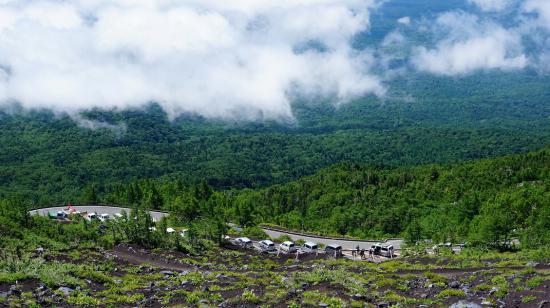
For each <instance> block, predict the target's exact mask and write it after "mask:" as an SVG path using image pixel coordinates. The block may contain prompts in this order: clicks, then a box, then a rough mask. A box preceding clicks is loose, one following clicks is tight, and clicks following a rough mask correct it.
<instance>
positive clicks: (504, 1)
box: [468, 0, 515, 12]
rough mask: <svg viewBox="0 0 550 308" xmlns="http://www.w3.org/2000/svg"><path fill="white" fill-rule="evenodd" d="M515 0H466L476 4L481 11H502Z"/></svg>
mask: <svg viewBox="0 0 550 308" xmlns="http://www.w3.org/2000/svg"><path fill="white" fill-rule="evenodd" d="M514 1H515V0H468V2H470V3H472V4H475V5H477V6H478V7H479V8H480V9H481V10H482V11H486V12H490V11H495V12H496V11H502V10H504V9H506V8H507V7H509V6H510V5H511V4H512V3H514Z"/></svg>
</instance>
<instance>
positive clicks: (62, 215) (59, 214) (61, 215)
mask: <svg viewBox="0 0 550 308" xmlns="http://www.w3.org/2000/svg"><path fill="white" fill-rule="evenodd" d="M67 217H69V215H67V213H66V212H65V211H58V212H57V215H56V218H57V219H67Z"/></svg>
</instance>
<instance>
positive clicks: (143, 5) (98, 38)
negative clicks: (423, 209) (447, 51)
mask: <svg viewBox="0 0 550 308" xmlns="http://www.w3.org/2000/svg"><path fill="white" fill-rule="evenodd" d="M375 1H376V0H366V1H365V0H346V1H337V0H300V1H297V0H257V1H248V0H224V1H218V0H200V1H199V0H179V1H175V0H140V1H138V0H109V1H103V0H75V1H67V2H65V1H56V0H42V1H33V0H30V1H17V0H13V1H10V0H7V1H6V0H4V1H0V101H4V102H7V101H17V102H19V103H21V104H22V105H23V106H25V107H46V108H53V109H55V110H63V111H71V110H73V111H76V110H79V109H83V108H89V107H102V108H113V107H119V108H125V107H133V106H140V105H142V104H144V103H146V102H149V101H155V102H158V103H159V104H161V105H162V106H163V107H164V108H165V109H166V110H167V111H168V112H169V113H171V114H178V113H181V112H195V113H199V114H201V115H204V116H208V117H245V118H250V117H251V118H256V117H260V118H285V117H291V110H290V105H289V102H290V101H291V100H292V98H294V97H296V96H309V95H313V94H315V95H319V96H328V97H331V98H334V99H335V100H336V101H345V100H348V99H350V98H354V97H357V96H360V95H365V94H369V93H372V94H376V95H382V94H383V93H384V91H385V89H384V87H383V85H382V83H381V81H380V80H379V78H378V77H376V76H375V75H373V74H371V73H369V71H370V66H371V65H372V61H373V59H372V57H371V55H370V53H369V52H365V51H363V52H358V51H357V50H354V49H353V48H352V47H351V46H350V39H351V38H352V37H353V36H354V35H355V34H357V33H360V32H362V31H365V30H367V29H368V28H369V11H370V9H372V8H373V7H375V5H376V3H375ZM243 110H245V111H246V112H245V113H243Z"/></svg>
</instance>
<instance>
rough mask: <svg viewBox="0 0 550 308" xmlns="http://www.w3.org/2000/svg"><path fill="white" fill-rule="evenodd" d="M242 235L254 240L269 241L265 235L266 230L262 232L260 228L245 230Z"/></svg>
mask: <svg viewBox="0 0 550 308" xmlns="http://www.w3.org/2000/svg"><path fill="white" fill-rule="evenodd" d="M242 235H243V236H246V237H250V238H253V239H269V236H268V235H267V233H265V232H264V230H262V228H260V227H248V228H244V229H243V231H242Z"/></svg>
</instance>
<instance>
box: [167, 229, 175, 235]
mask: <svg viewBox="0 0 550 308" xmlns="http://www.w3.org/2000/svg"><path fill="white" fill-rule="evenodd" d="M174 232H176V229H174V228H170V227H168V228H166V233H168V234H172V233H174Z"/></svg>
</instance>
